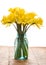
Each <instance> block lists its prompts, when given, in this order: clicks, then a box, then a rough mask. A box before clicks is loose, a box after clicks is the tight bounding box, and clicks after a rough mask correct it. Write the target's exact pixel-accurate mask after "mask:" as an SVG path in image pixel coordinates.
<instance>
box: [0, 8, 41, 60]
mask: <svg viewBox="0 0 46 65" xmlns="http://www.w3.org/2000/svg"><path fill="white" fill-rule="evenodd" d="M9 12H10V14H9V15H7V16H3V18H2V21H1V22H2V23H3V24H4V25H8V26H9V25H11V24H13V26H14V27H15V29H16V30H17V33H18V37H17V39H16V40H15V43H16V42H17V48H16V50H15V54H14V58H15V59H27V58H28V44H27V38H26V37H25V34H26V32H27V30H28V29H29V27H30V26H31V25H36V26H37V27H38V28H40V25H42V19H41V18H40V17H37V14H36V13H34V12H29V13H27V12H26V11H25V10H24V9H22V8H19V7H16V8H10V9H9ZM15 24H16V26H15Z"/></svg>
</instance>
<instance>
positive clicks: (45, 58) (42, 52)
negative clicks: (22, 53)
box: [0, 46, 46, 65]
mask: <svg viewBox="0 0 46 65" xmlns="http://www.w3.org/2000/svg"><path fill="white" fill-rule="evenodd" d="M28 55H29V56H28V60H23V61H20V60H14V47H8V46H0V65H46V47H44V48H42V47H41V48H39V47H31V48H29V51H28Z"/></svg>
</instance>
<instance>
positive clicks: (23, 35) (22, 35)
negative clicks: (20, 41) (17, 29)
mask: <svg viewBox="0 0 46 65" xmlns="http://www.w3.org/2000/svg"><path fill="white" fill-rule="evenodd" d="M17 35H18V38H25V37H26V33H23V32H22V33H17Z"/></svg>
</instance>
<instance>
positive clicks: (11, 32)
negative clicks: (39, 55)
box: [0, 0, 46, 47]
mask: <svg viewBox="0 0 46 65" xmlns="http://www.w3.org/2000/svg"><path fill="white" fill-rule="evenodd" d="M10 7H21V8H24V9H25V10H26V11H27V12H30V11H31V12H32V11H33V12H36V13H37V14H38V15H39V16H40V17H42V19H43V25H42V27H41V29H38V28H37V27H36V26H31V27H30V28H29V30H28V32H27V38H28V42H29V46H40V47H41V46H44V47H46V0H0V20H1V18H2V16H3V15H6V14H8V9H9V8H10ZM15 38H16V30H15V28H14V27H13V26H12V25H11V26H10V27H7V28H6V27H5V26H4V25H2V24H1V23H0V45H8V46H12V45H14V40H15Z"/></svg>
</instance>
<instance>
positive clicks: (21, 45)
mask: <svg viewBox="0 0 46 65" xmlns="http://www.w3.org/2000/svg"><path fill="white" fill-rule="evenodd" d="M14 59H16V60H26V59H28V40H27V38H26V35H25V34H18V35H17V38H16V39H15V42H14Z"/></svg>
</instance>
